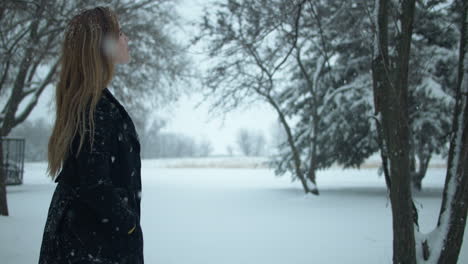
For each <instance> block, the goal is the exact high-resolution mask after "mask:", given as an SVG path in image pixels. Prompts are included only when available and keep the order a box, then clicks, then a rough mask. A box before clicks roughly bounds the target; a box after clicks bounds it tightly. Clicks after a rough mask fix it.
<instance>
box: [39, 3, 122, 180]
mask: <svg viewBox="0 0 468 264" xmlns="http://www.w3.org/2000/svg"><path fill="white" fill-rule="evenodd" d="M118 37H119V24H118V20H117V16H116V14H115V13H114V12H113V11H112V10H111V9H109V8H107V7H96V8H93V9H89V10H85V11H83V12H81V13H79V14H78V15H76V16H74V17H73V18H72V19H71V20H70V22H69V23H68V26H67V29H66V32H65V37H64V42H63V46H62V56H61V69H60V76H59V81H58V84H57V86H56V95H55V96H56V120H55V124H54V128H53V131H52V134H51V136H50V139H49V146H48V161H49V164H48V169H47V171H48V175H49V176H50V177H52V178H55V177H56V175H57V174H58V172H59V170H60V169H61V167H62V166H63V163H64V161H65V160H66V159H67V158H68V156H69V155H70V154H71V146H72V142H73V139H74V137H75V136H76V135H77V133H78V135H79V136H80V144H79V147H78V151H77V152H76V155H78V153H79V152H80V151H81V148H82V146H83V144H84V143H85V133H86V132H87V131H88V132H89V133H90V137H89V138H90V139H91V140H90V145H91V146H92V144H93V138H94V118H93V115H94V111H95V109H96V104H97V103H98V101H99V98H100V97H101V95H102V91H103V89H104V88H105V87H107V85H108V84H109V82H110V81H111V79H112V76H113V74H114V62H113V60H112V58H111V57H110V56H109V55H108V53H107V52H105V47H104V46H105V44H106V43H105V42H106V39H107V38H111V39H115V40H117V39H118ZM87 117H88V118H87ZM88 129H89V130H88Z"/></svg>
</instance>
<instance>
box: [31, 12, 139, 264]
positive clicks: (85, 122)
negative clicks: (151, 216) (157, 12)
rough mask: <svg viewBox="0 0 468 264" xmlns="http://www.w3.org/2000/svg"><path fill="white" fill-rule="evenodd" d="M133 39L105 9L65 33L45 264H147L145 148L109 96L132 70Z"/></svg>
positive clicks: (52, 150) (71, 24) (84, 16)
mask: <svg viewBox="0 0 468 264" xmlns="http://www.w3.org/2000/svg"><path fill="white" fill-rule="evenodd" d="M127 42H128V39H127V37H126V36H125V34H124V33H122V32H121V31H120V28H119V24H118V21H117V17H116V15H115V14H114V13H113V12H112V11H111V10H110V9H109V8H105V7H97V8H94V9H90V10H86V11H83V12H81V13H80V14H78V15H76V16H75V17H73V18H72V19H71V21H70V22H69V24H68V27H67V29H66V33H65V38H64V43H63V50H62V57H61V72H60V79H59V82H58V84H57V87H56V114H57V115H56V121H55V125H54V129H53V132H52V135H51V137H50V140H49V149H48V158H49V167H48V173H49V175H50V176H51V177H52V178H53V179H54V178H55V182H58V184H57V186H56V189H55V192H54V194H53V197H52V201H51V204H50V208H49V212H48V216H47V222H46V224H45V229H44V234H43V240H42V245H41V252H40V257H39V263H40V264H52V263H106V264H107V263H109V264H110V263H113V264H114V263H119V264H124V263H128V264H140V263H143V234H142V230H141V226H140V200H141V195H140V194H141V176H140V168H141V160H140V144H139V141H138V136H137V133H136V131H135V127H134V125H133V122H132V120H131V119H130V117H129V115H128V114H127V112H126V111H125V109H124V108H123V106H122V105H121V104H120V103H119V102H118V101H117V100H116V99H115V98H114V97H113V95H112V94H111V92H110V91H109V90H108V89H107V88H106V87H107V86H108V84H109V82H110V81H111V79H112V75H113V72H114V65H115V64H120V63H127V62H128V61H129V60H130V56H129V53H128V44H127Z"/></svg>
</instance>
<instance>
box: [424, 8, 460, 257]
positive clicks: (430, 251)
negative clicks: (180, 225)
mask: <svg viewBox="0 0 468 264" xmlns="http://www.w3.org/2000/svg"><path fill="white" fill-rule="evenodd" d="M463 5H464V6H463V8H462V12H461V23H462V26H461V36H460V40H461V41H460V50H459V65H458V81H457V87H456V88H457V89H456V90H457V92H456V98H455V100H456V102H455V112H454V117H453V127H452V131H453V134H452V137H451V140H450V150H449V158H448V166H447V175H446V179H445V187H444V193H443V199H442V205H441V209H440V214H439V221H438V223H437V227H436V228H435V229H434V230H433V231H432V232H431V233H429V234H427V235H421V234H416V236H417V237H418V252H421V251H422V254H418V263H425V264H436V263H439V264H442V263H457V261H458V256H459V254H460V249H461V245H462V242H463V235H464V231H465V226H466V214H467V209H468V207H467V205H468V162H466V161H467V160H468V118H466V117H467V115H468V102H467V96H468V81H467V75H468V69H466V67H465V65H468V56H466V55H467V54H466V53H467V47H466V30H467V25H466V23H467V9H468V1H466V0H465V1H463ZM421 248H422V249H421Z"/></svg>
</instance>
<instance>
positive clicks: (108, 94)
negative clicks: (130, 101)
mask: <svg viewBox="0 0 468 264" xmlns="http://www.w3.org/2000/svg"><path fill="white" fill-rule="evenodd" d="M103 96H105V97H106V98H108V99H109V100H110V101H111V102H112V103H114V104H115V106H117V108H118V109H119V111H120V113H121V114H122V115H123V117H124V118H125V119H126V122H128V123H129V124H130V126H131V127H132V128H133V131H134V132H133V133H130V134H131V135H132V136H134V137H135V139H136V141H137V144H138V147H140V139H139V138H138V134H137V132H136V128H135V125H134V124H133V121H132V119H131V117H130V115H129V114H128V112H127V111H126V110H125V108H124V107H123V105H122V104H120V102H119V101H118V100H117V98H115V97H114V95H113V94H112V93H111V92H110V91H109V89H108V88H107V87H106V88H104V90H103Z"/></svg>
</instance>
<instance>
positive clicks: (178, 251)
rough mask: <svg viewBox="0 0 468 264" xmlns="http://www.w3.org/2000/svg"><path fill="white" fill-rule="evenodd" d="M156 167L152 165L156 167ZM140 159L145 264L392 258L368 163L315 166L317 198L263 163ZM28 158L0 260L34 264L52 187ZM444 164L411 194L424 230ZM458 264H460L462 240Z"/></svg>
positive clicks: (380, 185) (464, 255)
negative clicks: (168, 163)
mask: <svg viewBox="0 0 468 264" xmlns="http://www.w3.org/2000/svg"><path fill="white" fill-rule="evenodd" d="M159 165H160V164H159ZM159 165H158V163H157V162H156V161H153V160H147V161H146V160H145V161H143V171H142V174H143V196H142V199H143V201H142V227H143V232H144V241H145V245H144V249H145V261H146V263H149V264H154V263H158V264H211V263H213V264H250V263H251V264H262V263H268V264H306V263H307V264H311V263H356V264H363V263H372V264H375V263H391V258H392V247H391V246H392V234H391V211H390V207H389V202H388V200H387V198H386V191H385V187H384V181H383V178H381V177H378V176H377V170H376V169H375V168H368V169H362V170H342V169H338V168H334V169H329V170H326V171H320V172H319V173H318V184H319V188H320V189H321V195H320V196H319V197H315V196H305V195H304V194H303V192H302V190H301V188H300V185H299V183H298V182H294V183H291V181H290V179H289V177H281V178H278V177H275V176H274V174H273V171H272V170H268V169H263V168H262V169H207V168H198V169H193V168H191V169H190V168H161V166H159ZM45 168H46V164H45V163H27V164H26V166H25V170H26V171H25V180H24V182H25V183H24V184H23V185H21V186H9V187H8V199H9V208H10V215H11V216H9V217H0V230H1V235H0V244H1V246H0V259H1V262H2V263H3V264H28V263H37V258H38V253H39V247H40V241H41V236H42V231H43V230H42V229H43V227H44V223H45V218H46V214H47V209H48V206H49V202H50V198H51V196H52V192H53V190H54V186H55V185H54V184H53V183H51V182H50V181H49V180H48V179H47V178H46V177H45V176H44V173H45ZM444 176H445V170H444V169H442V168H432V169H430V170H429V172H428V176H427V179H425V182H423V184H424V186H425V187H426V190H425V191H423V192H422V193H418V194H416V195H415V196H416V200H417V205H418V207H419V208H420V225H421V227H422V231H423V232H428V231H429V230H431V229H432V227H433V226H434V225H435V223H436V221H437V215H438V212H439V207H440V196H441V187H442V185H443V178H444ZM459 263H468V247H467V246H466V245H464V246H463V248H462V252H461V256H460V261H459Z"/></svg>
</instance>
